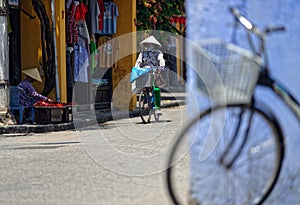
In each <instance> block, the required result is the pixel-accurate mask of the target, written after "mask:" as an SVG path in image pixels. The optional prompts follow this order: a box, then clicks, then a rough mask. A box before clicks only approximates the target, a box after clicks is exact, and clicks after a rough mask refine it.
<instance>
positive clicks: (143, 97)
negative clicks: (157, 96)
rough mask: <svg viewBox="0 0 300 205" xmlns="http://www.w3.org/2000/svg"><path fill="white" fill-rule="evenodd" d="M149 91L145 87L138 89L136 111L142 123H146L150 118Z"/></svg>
mask: <svg viewBox="0 0 300 205" xmlns="http://www.w3.org/2000/svg"><path fill="white" fill-rule="evenodd" d="M150 97H151V96H150V92H149V90H148V89H147V88H144V89H142V90H141V91H140V94H139V95H138V111H139V113H140V117H141V119H142V121H143V123H147V122H148V121H149V120H150V119H149V116H150V114H151V113H150V110H151V102H150Z"/></svg>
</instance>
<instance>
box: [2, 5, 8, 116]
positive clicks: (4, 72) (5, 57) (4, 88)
mask: <svg viewBox="0 0 300 205" xmlns="http://www.w3.org/2000/svg"><path fill="white" fill-rule="evenodd" d="M7 15H8V12H7V4H6V1H5V0H0V114H1V115H3V114H5V115H6V114H7V112H8V105H9V101H8V99H9V89H8V86H9V61H8V32H7V29H8V26H7Z"/></svg>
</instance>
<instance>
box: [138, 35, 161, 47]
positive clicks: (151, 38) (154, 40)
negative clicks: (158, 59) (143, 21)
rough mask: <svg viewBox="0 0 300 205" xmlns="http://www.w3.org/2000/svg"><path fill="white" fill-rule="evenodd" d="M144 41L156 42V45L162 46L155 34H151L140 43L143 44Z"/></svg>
mask: <svg viewBox="0 0 300 205" xmlns="http://www.w3.org/2000/svg"><path fill="white" fill-rule="evenodd" d="M144 43H152V44H155V45H157V46H159V47H161V44H160V43H159V42H158V40H156V38H155V37H154V36H150V37H148V38H146V39H145V40H143V41H142V42H141V43H140V44H141V45H143V44H144Z"/></svg>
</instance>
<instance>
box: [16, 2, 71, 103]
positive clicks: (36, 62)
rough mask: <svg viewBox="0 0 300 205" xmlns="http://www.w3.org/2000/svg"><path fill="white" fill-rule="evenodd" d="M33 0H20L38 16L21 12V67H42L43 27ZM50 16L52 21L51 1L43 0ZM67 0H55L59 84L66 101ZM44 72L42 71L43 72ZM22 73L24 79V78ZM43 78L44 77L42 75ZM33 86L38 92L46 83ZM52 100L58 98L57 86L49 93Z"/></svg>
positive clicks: (22, 6)
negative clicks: (30, 16)
mask: <svg viewBox="0 0 300 205" xmlns="http://www.w3.org/2000/svg"><path fill="white" fill-rule="evenodd" d="M31 2H32V1H31V0H23V1H20V6H21V8H22V9H24V10H25V11H27V12H29V13H31V14H32V15H34V16H36V17H35V19H33V20H32V19H30V18H28V17H27V16H26V15H25V14H24V13H22V12H21V69H22V70H25V69H28V68H33V67H36V68H40V64H41V63H42V48H41V27H40V21H39V18H38V17H37V15H36V13H35V11H34V9H33V6H32V3H31ZM43 3H44V5H45V8H46V11H47V15H48V18H49V20H50V22H52V16H51V5H50V3H51V1H48V0H44V1H43ZM64 5H65V1H64V0H62V1H55V10H56V15H55V16H56V35H57V37H56V38H57V56H58V73H59V85H60V87H59V88H60V97H61V101H62V102H65V101H66V86H65V85H66V80H65V76H66V74H65V73H66V71H65V12H64V8H65V6H64ZM41 74H42V72H41ZM24 77H25V76H24V75H22V79H24ZM42 79H44V77H43V75H42ZM33 86H34V87H35V88H36V90H37V91H38V92H42V90H43V87H44V84H43V83H39V82H34V83H33ZM48 97H50V98H51V99H52V100H56V96H55V88H54V89H53V91H52V92H51V93H50V94H49V95H48Z"/></svg>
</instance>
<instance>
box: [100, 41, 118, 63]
mask: <svg viewBox="0 0 300 205" xmlns="http://www.w3.org/2000/svg"><path fill="white" fill-rule="evenodd" d="M119 49H120V46H119V41H118V39H117V38H111V37H107V36H103V37H100V38H99V39H98V52H99V66H100V67H101V68H111V67H114V68H115V67H116V66H117V60H118V53H119Z"/></svg>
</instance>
